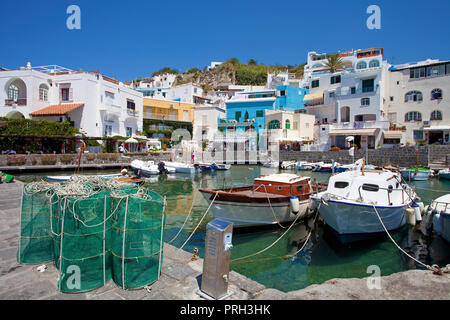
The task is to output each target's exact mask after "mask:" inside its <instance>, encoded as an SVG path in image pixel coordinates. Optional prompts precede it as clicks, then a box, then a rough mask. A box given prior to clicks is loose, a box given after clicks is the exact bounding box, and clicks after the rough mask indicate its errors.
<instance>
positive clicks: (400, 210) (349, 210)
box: [312, 197, 407, 235]
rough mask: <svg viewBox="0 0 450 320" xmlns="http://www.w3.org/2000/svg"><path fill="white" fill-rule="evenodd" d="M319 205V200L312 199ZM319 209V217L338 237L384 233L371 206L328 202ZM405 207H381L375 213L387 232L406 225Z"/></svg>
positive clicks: (334, 201)
mask: <svg viewBox="0 0 450 320" xmlns="http://www.w3.org/2000/svg"><path fill="white" fill-rule="evenodd" d="M312 199H313V200H314V201H316V204H317V205H319V204H320V203H321V200H320V199H318V198H316V197H312ZM326 203H327V205H325V204H322V205H320V208H319V214H320V216H321V217H322V218H323V219H324V220H325V222H326V223H327V224H328V225H329V226H330V227H331V228H332V229H333V230H334V231H336V232H337V233H338V234H339V235H357V234H371V233H381V232H385V231H384V228H383V226H382V225H381V223H380V220H379V219H378V216H377V214H376V212H375V210H374V208H373V206H372V205H363V204H357V203H353V202H345V201H336V200H328V201H327V202H326ZM406 207H407V205H402V206H390V207H383V206H378V207H376V208H377V211H378V213H379V214H380V217H381V219H382V221H383V223H384V225H385V226H386V228H387V230H388V231H392V230H396V229H398V228H400V227H402V226H404V225H405V223H406V218H405V209H406Z"/></svg>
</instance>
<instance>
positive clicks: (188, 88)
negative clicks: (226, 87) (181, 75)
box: [166, 83, 212, 104]
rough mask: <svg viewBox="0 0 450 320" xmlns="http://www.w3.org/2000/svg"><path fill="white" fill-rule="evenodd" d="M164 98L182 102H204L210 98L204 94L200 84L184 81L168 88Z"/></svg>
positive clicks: (209, 100)
mask: <svg viewBox="0 0 450 320" xmlns="http://www.w3.org/2000/svg"><path fill="white" fill-rule="evenodd" d="M166 99H168V100H173V101H179V102H184V103H193V104H205V103H210V102H211V100H212V98H211V97H208V96H207V95H206V92H204V91H203V88H202V87H201V86H200V85H197V84H193V83H186V84H182V85H179V86H176V87H172V88H169V89H168V91H167V95H166Z"/></svg>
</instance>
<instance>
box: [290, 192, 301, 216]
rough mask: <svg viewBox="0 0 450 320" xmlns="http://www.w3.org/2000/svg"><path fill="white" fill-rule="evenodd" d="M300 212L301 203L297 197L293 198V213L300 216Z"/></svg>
mask: <svg viewBox="0 0 450 320" xmlns="http://www.w3.org/2000/svg"><path fill="white" fill-rule="evenodd" d="M299 211H300V203H299V201H298V197H297V196H292V197H291V212H292V214H295V215H296V214H298V213H299Z"/></svg>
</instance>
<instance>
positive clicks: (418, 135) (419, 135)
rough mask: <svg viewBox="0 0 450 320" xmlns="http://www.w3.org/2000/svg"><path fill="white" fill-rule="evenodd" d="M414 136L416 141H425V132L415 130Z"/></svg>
mask: <svg viewBox="0 0 450 320" xmlns="http://www.w3.org/2000/svg"><path fill="white" fill-rule="evenodd" d="M413 136H414V140H416V141H418V140H423V139H424V137H423V130H414V132H413Z"/></svg>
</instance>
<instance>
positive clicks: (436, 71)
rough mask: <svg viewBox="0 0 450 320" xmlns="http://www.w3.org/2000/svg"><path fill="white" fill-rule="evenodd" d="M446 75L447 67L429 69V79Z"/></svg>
mask: <svg viewBox="0 0 450 320" xmlns="http://www.w3.org/2000/svg"><path fill="white" fill-rule="evenodd" d="M444 74H445V65H444V64H442V65H440V66H434V67H427V77H436V76H442V75H444Z"/></svg>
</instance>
